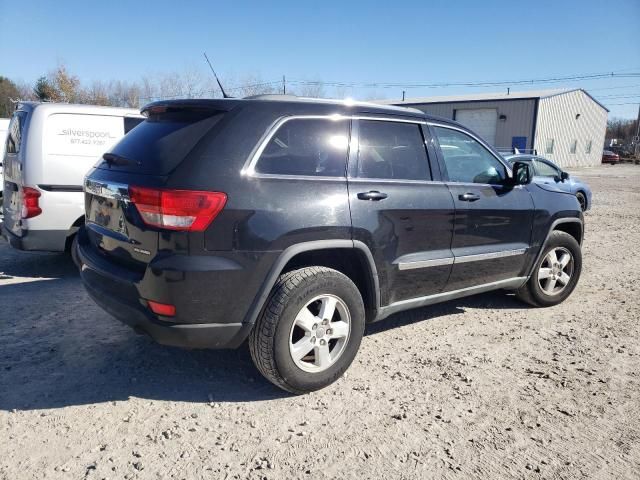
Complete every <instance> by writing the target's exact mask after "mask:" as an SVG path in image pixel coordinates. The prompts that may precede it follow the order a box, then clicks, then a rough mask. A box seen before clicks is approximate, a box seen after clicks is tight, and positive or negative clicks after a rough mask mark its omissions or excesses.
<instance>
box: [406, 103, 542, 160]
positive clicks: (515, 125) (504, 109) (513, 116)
mask: <svg viewBox="0 0 640 480" xmlns="http://www.w3.org/2000/svg"><path fill="white" fill-rule="evenodd" d="M535 104H536V101H535V100H534V99H526V100H497V101H484V102H453V103H424V104H411V105H410V106H411V107H414V108H418V109H420V110H422V111H423V112H425V113H428V114H430V115H438V116H439V117H444V118H450V119H453V112H454V110H462V109H471V108H495V109H497V110H498V117H499V116H500V115H506V117H507V119H506V120H498V126H497V129H496V144H495V145H494V147H497V148H511V138H512V137H527V148H533V147H532V145H533V141H532V140H533V139H532V138H531V132H532V131H533V121H534V113H535ZM402 106H409V105H407V104H406V103H403V104H402Z"/></svg>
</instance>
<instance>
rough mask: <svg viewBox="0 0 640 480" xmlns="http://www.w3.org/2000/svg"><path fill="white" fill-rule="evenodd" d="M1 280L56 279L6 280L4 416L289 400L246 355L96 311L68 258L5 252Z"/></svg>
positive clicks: (0, 353)
mask: <svg viewBox="0 0 640 480" xmlns="http://www.w3.org/2000/svg"><path fill="white" fill-rule="evenodd" d="M0 271H4V273H5V275H9V276H20V277H39V276H40V277H44V278H49V279H50V280H46V281H44V280H43V281H30V282H25V283H4V284H2V283H0V305H1V306H2V307H1V308H0V410H13V409H17V410H31V409H44V408H60V407H65V406H70V405H84V404H91V403H100V402H108V401H116V400H126V399H128V398H129V397H138V398H143V399H149V400H168V401H183V402H200V403H207V402H248V401H265V400H273V399H277V398H282V397H285V396H288V394H287V393H285V392H283V391H281V390H280V389H278V388H276V387H275V386H273V385H272V384H270V383H269V382H267V381H266V380H265V379H263V378H262V376H261V375H260V374H259V373H258V371H257V370H256V369H255V367H254V366H253V363H252V362H251V357H250V355H249V352H248V348H247V347H246V345H245V346H243V347H241V348H240V349H238V350H235V351H233V350H193V351H189V350H182V349H177V348H170V347H164V346H161V345H157V344H155V343H153V342H152V341H151V340H150V339H148V338H146V337H141V336H138V335H135V334H134V333H133V331H132V330H131V329H129V328H128V327H125V326H124V325H121V324H120V323H118V322H117V321H116V320H115V319H113V318H112V317H110V316H109V315H108V314H106V313H105V312H103V311H102V310H101V309H99V308H98V307H97V306H96V305H95V304H94V303H93V302H92V301H91V300H90V299H89V297H88V296H87V295H86V293H85V291H84V288H83V287H82V285H81V282H80V279H79V277H78V275H77V271H76V269H75V266H74V265H73V263H72V262H71V260H70V258H69V257H68V256H63V255H34V256H29V255H23V254H19V253H11V252H7V249H5V248H2V246H0ZM465 307H472V308H507V309H508V308H522V304H520V303H518V302H517V301H516V300H515V299H513V298H511V297H509V296H508V295H505V294H503V293H500V292H498V293H493V294H485V295H480V296H477V297H471V298H467V299H462V300H456V301H452V302H449V303H445V304H441V305H435V306H432V307H425V308H420V309H416V310H412V311H408V312H404V313H400V314H396V315H393V316H392V317H390V318H388V319H386V320H385V321H382V322H379V323H376V324H373V325H369V326H368V327H367V331H366V333H367V334H368V335H371V334H376V333H379V332H381V331H384V330H388V329H391V328H397V327H401V326H404V325H408V324H410V323H413V322H417V321H424V320H429V319H432V318H437V317H439V316H442V315H452V314H455V313H462V312H463V308H465Z"/></svg>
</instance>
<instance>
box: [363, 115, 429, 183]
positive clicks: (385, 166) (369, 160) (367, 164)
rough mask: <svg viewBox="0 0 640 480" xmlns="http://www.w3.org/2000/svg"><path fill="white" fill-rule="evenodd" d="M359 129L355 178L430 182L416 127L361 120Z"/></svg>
mask: <svg viewBox="0 0 640 480" xmlns="http://www.w3.org/2000/svg"><path fill="white" fill-rule="evenodd" d="M359 125H360V148H359V151H358V177H362V178H382V179H393V180H431V172H430V169H429V159H428V157H427V149H426V146H425V143H424V138H423V136H422V131H421V130H420V125H419V124H417V123H406V122H388V121H383V120H361V121H360V123H359Z"/></svg>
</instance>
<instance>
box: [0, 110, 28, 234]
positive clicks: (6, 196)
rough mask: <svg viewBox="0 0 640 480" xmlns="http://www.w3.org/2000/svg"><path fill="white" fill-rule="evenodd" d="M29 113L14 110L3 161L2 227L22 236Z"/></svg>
mask: <svg viewBox="0 0 640 480" xmlns="http://www.w3.org/2000/svg"><path fill="white" fill-rule="evenodd" d="M28 116H29V112H27V111H26V110H16V111H15V112H14V114H13V116H12V117H11V122H10V123H9V131H8V132H7V139H6V144H5V154H4V159H3V162H2V163H3V179H2V180H3V190H4V192H3V202H2V203H3V213H4V221H3V227H4V228H6V229H7V230H8V231H9V232H11V233H13V234H14V235H17V236H19V237H21V236H22V205H23V201H22V185H23V168H22V165H23V160H22V159H23V158H24V151H23V150H24V148H23V147H24V143H25V142H24V139H23V133H24V131H25V130H24V127H25V125H26V123H27V118H28Z"/></svg>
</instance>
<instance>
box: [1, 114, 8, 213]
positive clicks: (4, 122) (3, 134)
mask: <svg viewBox="0 0 640 480" xmlns="http://www.w3.org/2000/svg"><path fill="white" fill-rule="evenodd" d="M8 130H9V119H8V118H0V178H2V160H3V159H4V147H5V143H6V138H7V131H8ZM3 185H4V182H2V181H0V202H1V201H2V186H3ZM0 210H2V208H0Z"/></svg>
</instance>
